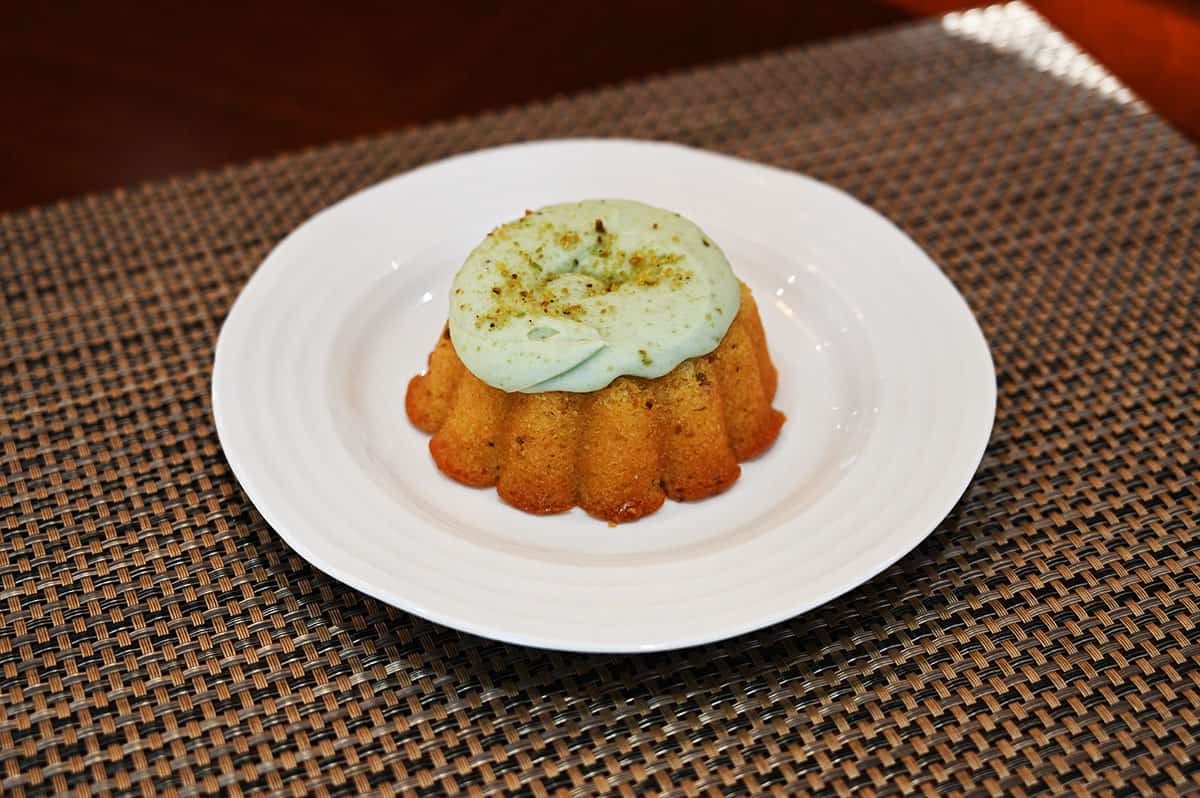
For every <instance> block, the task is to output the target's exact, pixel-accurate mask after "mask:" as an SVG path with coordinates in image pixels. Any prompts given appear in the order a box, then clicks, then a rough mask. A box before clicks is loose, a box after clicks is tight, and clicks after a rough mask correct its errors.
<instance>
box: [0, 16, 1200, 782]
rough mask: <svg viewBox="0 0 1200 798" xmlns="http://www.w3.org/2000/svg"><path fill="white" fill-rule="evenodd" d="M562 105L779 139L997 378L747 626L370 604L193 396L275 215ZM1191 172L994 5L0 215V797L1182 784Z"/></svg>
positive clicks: (484, 140)
mask: <svg viewBox="0 0 1200 798" xmlns="http://www.w3.org/2000/svg"><path fill="white" fill-rule="evenodd" d="M575 135H597V136H610V135H622V136H633V137H641V138H661V139H672V140H676V141H680V142H684V143H687V144H692V145H697V146H702V147H707V148H710V149H715V150H720V151H724V152H728V153H732V154H735V155H740V156H743V157H747V158H752V159H756V160H760V161H764V162H767V163H772V164H776V165H779V166H783V167H786V168H791V169H795V170H798V171H802V172H806V173H808V174H811V175H814V176H815V177H818V178H820V179H822V180H825V181H827V182H829V183H832V184H834V185H836V186H839V187H842V188H844V189H846V190H848V191H850V192H851V193H853V194H855V195H856V196H857V197H859V198H860V199H862V200H863V201H865V202H867V203H869V204H871V205H872V206H874V207H875V208H877V209H878V210H880V211H881V212H883V213H884V214H886V215H887V216H889V217H891V218H892V219H893V220H895V221H896V223H897V224H899V225H900V226H901V227H902V228H903V229H904V230H905V231H907V232H908V233H909V234H910V235H912V236H913V237H914V238H915V239H916V240H917V241H918V242H919V243H920V244H921V245H922V246H923V247H925V248H926V249H927V250H928V251H929V253H930V254H931V255H932V257H933V258H934V260H935V261H937V262H938V263H939V264H940V265H941V266H942V268H943V269H944V270H945V271H946V273H947V274H948V275H949V276H950V278H951V279H952V280H953V281H954V283H955V284H956V285H957V286H958V288H959V289H960V290H961V291H962V292H963V294H964V295H965V296H966V298H967V300H968V301H969V303H970V304H971V307H972V308H973V309H974V311H975V312H976V314H977V315H978V317H979V319H980V322H981V324H982V326H983V329H984V331H985V333H986V335H987V338H988V340H989V342H990V344H991V346H992V350H993V353H994V356H995V361H996V369H997V375H998V380H999V409H998V414H997V419H996V428H995V432H994V434H993V437H992V441H991V445H990V448H989V450H988V453H987V455H986V457H985V459H984V461H983V464H982V465H981V467H980V470H979V473H978V475H977V477H976V479H975V481H974V483H973V484H972V486H971V487H970V489H969V490H968V492H967V493H966V495H965V496H964V497H963V499H962V501H961V502H960V503H959V505H958V507H957V508H956V509H955V510H954V511H953V513H952V514H951V515H950V516H949V517H948V518H947V519H946V520H945V521H944V522H943V523H942V524H941V525H940V526H939V527H938V529H937V531H936V532H935V533H934V534H933V535H931V536H930V537H929V539H928V540H926V541H925V542H924V543H923V544H922V545H921V546H920V547H919V548H918V549H917V550H916V551H914V552H913V553H912V554H910V555H909V556H907V557H905V558H904V559H903V560H902V561H901V562H900V563H898V564H897V565H895V566H894V567H892V568H890V569H888V570H887V571H886V572H885V573H884V574H882V575H881V576H879V577H878V578H876V579H874V580H873V581H871V582H870V583H868V584H867V585H865V586H864V587H861V588H859V589H858V590H855V591H853V592H852V593H850V594H849V595H847V596H844V597H842V598H840V599H837V600H835V601H833V602H831V603H830V604H828V605H827V606H825V607H823V608H821V609H818V610H816V611H813V612H810V613H808V614H807V615H805V616H803V617H801V618H797V619H794V620H792V621H789V622H786V623H782V624H779V625H776V626H774V627H771V628H769V629H767V630H764V631H762V632H758V633H755V634H750V635H746V636H743V637H741V638H738V639H735V640H732V641H728V642H726V643H722V644H715V645H709V646H704V647H701V648H697V649H692V650H686V651H680V652H674V653H670V654H662V655H654V656H637V657H628V656H591V655H588V656H584V655H578V656H577V655H566V654H558V653H552V652H543V651H536V650H530V649H523V648H520V647H514V646H507V645H503V644H500V643H495V642H491V641H487V640H482V639H478V638H474V637H470V636H467V635H463V634H459V633H457V632H455V631H452V630H449V629H445V628H442V627H439V626H436V625H434V624H431V623H428V622H425V621H422V620H420V619H418V618H414V617H412V616H410V615H408V614H405V613H403V612H401V611H398V610H393V609H391V608H389V607H386V606H383V605H381V604H380V603H378V602H376V601H373V600H371V599H369V598H366V597H364V596H362V595H359V594H357V593H355V592H354V591H352V590H350V589H348V588H345V587H343V586H341V585H339V584H338V583H337V582H335V581H333V580H331V579H330V578H328V577H326V576H325V575H324V574H322V573H321V572H319V571H317V570H316V569H314V568H312V567H310V566H309V565H308V564H307V563H305V562H304V561H303V560H302V559H300V558H299V557H298V556H297V555H295V554H294V553H293V552H292V551H291V550H289V549H288V547H287V546H286V545H285V544H284V543H283V542H282V541H281V540H280V539H279V538H278V537H277V536H276V535H275V534H274V533H273V532H272V531H271V529H270V528H269V527H268V526H267V525H266V524H265V523H264V522H263V520H262V518H260V517H259V515H258V514H257V513H256V512H255V511H254V509H253V508H252V507H251V506H250V504H249V502H248V501H247V499H246V497H245V496H244V495H243V493H242V492H241V490H240V489H239V487H238V485H237V483H236V481H235V480H234V478H233V476H232V475H231V473H230V471H229V468H228V466H227V465H226V463H225V460H224V458H223V457H222V454H221V449H220V447H219V445H218V443H217V439H216V435H215V433H214V429H213V421H212V416H211V413H210V406H209V398H208V397H209V374H210V370H211V364H212V354H213V346H214V343H215V340H216V337H217V332H218V329H219V327H220V324H221V321H222V319H223V318H224V316H225V314H226V313H227V312H228V310H229V307H230V305H231V303H232V302H233V300H234V298H235V296H236V295H237V293H238V291H239V289H240V288H241V286H242V285H243V284H244V283H245V281H246V280H247V279H248V278H249V276H250V275H251V273H252V272H253V271H254V269H255V268H256V266H257V265H258V263H259V262H260V261H261V259H262V258H263V257H264V256H265V255H266V254H267V252H268V251H269V249H270V248H271V247H272V246H273V245H274V243H275V242H277V241H278V240H279V239H280V238H281V237H282V236H283V235H285V234H286V233H287V232H288V231H289V230H291V229H292V228H293V227H295V226H296V225H298V224H299V223H301V222H302V221H304V219H305V218H307V217H308V216H309V215H311V214H313V213H314V212H316V211H318V210H320V209H321V208H322V207H324V206H326V205H328V204H329V203H331V202H333V201H335V200H337V199H339V198H342V197H344V196H346V195H347V194H349V193H351V192H353V191H355V190H357V189H360V188H362V187H364V186H367V185H369V184H371V183H373V182H375V181H378V180H381V179H383V178H385V177H388V176H390V175H394V174H396V173H398V172H400V171H403V170H406V169H409V168H411V167H414V166H417V165H419V164H422V163H426V162H428V161H431V160H433V159H436V158H439V157H442V156H446V155H450V154H452V153H457V152H462V151H466V150H470V149H475V148H479V147H485V146H488V145H494V144H500V143H505V142H511V141H516V140H521V139H529V138H542V137H554V136H575ZM1198 185H1200V158H1198V157H1197V152H1196V150H1195V149H1194V148H1193V147H1192V146H1191V145H1189V144H1188V143H1187V142H1186V141H1184V140H1183V139H1182V138H1181V137H1180V136H1179V135H1177V134H1176V133H1174V132H1173V131H1171V130H1170V129H1169V128H1168V127H1167V126H1166V125H1165V124H1163V123H1162V122H1161V121H1159V120H1158V119H1156V118H1155V117H1154V116H1152V115H1151V114H1149V113H1148V112H1147V111H1146V110H1145V108H1144V107H1143V106H1142V105H1141V104H1140V103H1138V102H1137V101H1136V100H1134V99H1133V98H1131V97H1130V96H1129V95H1128V93H1127V92H1126V91H1125V90H1124V89H1123V88H1122V87H1120V86H1119V85H1117V84H1116V83H1115V81H1113V79H1112V78H1110V77H1108V76H1107V75H1106V74H1105V73H1104V72H1103V71H1102V70H1099V69H1098V68H1097V67H1096V66H1095V65H1094V64H1093V63H1092V62H1091V61H1090V60H1089V59H1087V58H1086V57H1084V56H1083V55H1081V54H1080V53H1079V52H1078V51H1077V50H1076V49H1075V48H1074V47H1073V46H1072V45H1070V44H1069V43H1067V42H1066V41H1065V40H1063V39H1062V37H1061V36H1059V35H1058V34H1057V33H1055V32H1053V31H1052V30H1050V29H1049V28H1047V27H1046V26H1045V25H1044V24H1043V23H1042V22H1041V21H1040V20H1038V19H1037V18H1036V17H1034V16H1033V15H1032V14H1031V13H1030V12H1029V11H1028V10H1026V9H1024V8H1023V7H1021V6H1009V7H1004V8H998V9H992V10H989V11H987V12H985V13H972V14H969V15H965V16H956V17H951V18H948V19H947V20H946V21H932V22H927V23H922V24H918V25H913V26H907V27H904V28H899V29H895V30H890V31H886V32H883V33H880V34H875V35H871V36H867V37H859V38H855V39H850V40H845V41H840V42H835V43H831V44H827V45H823V46H820V47H813V48H806V49H801V50H795V51H789V52H784V53H780V54H774V55H770V56H767V57H762V58H757V59H754V60H747V61H743V62H738V63H734V64H731V65H725V66H721V67H718V68H712V69H705V70H701V71H696V72H690V73H686V74H681V75H676V76H671V77H667V78H664V79H658V80H654V81H650V82H647V83H643V84H639V85H634V86H627V87H621V88H613V89H607V90H603V91H599V92H595V93H591V94H588V95H586V96H582V97H578V98H569V99H563V100H559V101H554V102H550V103H547V104H541V105H536V106H532V107H527V108H522V109H516V110H512V111H507V112H503V113H495V114H490V115H486V116H483V117H479V118H475V119H470V120H463V121H458V122H453V123H447V124H441V125H437V126H434V127H427V128H422V129H417V130H411V131H406V132H401V133H397V134H395V135H390V136H387V137H383V138H376V139H371V140H366V141H359V142H353V143H349V144H345V145H341V146H336V147H332V148H327V149H322V150H318V151H312V152H305V153H300V154H297V155H293V156H289V157H286V158H282V159H278V160H272V161H267V162H261V163H254V164H251V165H247V166H240V167H236V168H230V169H227V170H225V171H221V172H216V173H208V174H203V175H200V176H196V177H191V178H187V179H182V180H177V181H172V182H168V183H160V184H155V185H151V186H147V187H142V188H137V189H131V190H127V191H120V192H117V193H115V194H112V195H108V196H102V197H88V198H84V199H80V200H76V201H72V202H67V203H63V204H60V205H57V206H54V207H49V208H41V209H36V210H32V211H28V212H24V213H20V214H15V215H9V216H6V217H3V218H0V279H2V283H3V306H2V308H0V329H2V332H3V334H2V335H0V401H2V403H3V404H2V413H0V598H2V601H0V793H4V794H9V795H33V794H65V793H71V792H73V793H77V794H119V793H127V794H142V795H155V794H158V795H196V794H210V793H227V794H234V795H238V794H249V793H257V792H264V791H277V792H281V793H284V794H296V795H305V794H312V795H335V794H336V795H351V794H358V793H362V792H365V791H371V790H378V791H380V792H383V793H409V792H423V793H427V794H465V795H480V794H484V793H492V792H512V793H519V794H529V795H537V796H540V795H557V794H564V795H568V794H569V795H587V794H593V793H602V792H607V791H612V792H619V793H623V794H629V795H633V794H647V795H650V794H658V795H669V796H696V795H727V794H728V795H735V794H736V795H740V794H764V793H777V794H787V795H828V796H848V795H853V794H858V795H868V796H869V795H901V794H903V795H908V794H917V795H1034V794H1039V795H1063V794H1078V795H1085V794H1088V795H1108V794H1120V795H1127V794H1141V795H1166V796H1171V795H1185V794H1200V667H1198V666H1200V541H1197V532H1196V528H1197V521H1198V517H1200V466H1198V463H1197V456H1196V448H1197V441H1198V440H1200V376H1198V375H1200V197H1198V195H1197V186H1198ZM398 419H399V421H398V423H401V422H403V418H402V414H401V416H398Z"/></svg>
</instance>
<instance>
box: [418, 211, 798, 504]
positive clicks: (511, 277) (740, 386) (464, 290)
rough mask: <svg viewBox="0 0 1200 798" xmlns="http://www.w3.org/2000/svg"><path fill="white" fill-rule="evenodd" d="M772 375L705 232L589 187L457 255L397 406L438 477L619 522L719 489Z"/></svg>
mask: <svg viewBox="0 0 1200 798" xmlns="http://www.w3.org/2000/svg"><path fill="white" fill-rule="evenodd" d="M776 382H777V378H776V372H775V367H774V366H773V365H772V363H771V358H770V355H769V354H768V352H767V344H766V338H765V336H764V334H763V327H762V322H761V321H760V319H759V316H758V310H757V308H756V306H755V304H754V299H753V298H752V297H751V295H750V290H749V289H748V288H747V287H746V286H745V285H743V284H741V283H740V282H739V281H738V279H737V278H736V277H735V276H734V274H733V270H732V269H731V268H730V265H729V262H728V261H727V260H726V258H725V255H724V253H723V252H722V251H721V249H720V247H718V246H717V244H716V242H715V241H713V240H712V239H711V238H709V237H708V236H707V235H706V234H705V233H704V232H703V231H702V230H701V229H700V228H699V227H697V226H696V225H695V224H693V223H692V222H690V221H688V220H687V219H685V218H683V217H682V216H680V215H679V214H677V213H672V212H671V211H666V210H662V209H660V208H655V207H651V206H649V205H644V204H642V203H639V202H633V201H630V200H616V199H607V200H606V199H597V200H584V201H582V202H572V203H565V204H561V205H551V206H548V207H545V208H542V209H541V210H537V211H526V212H525V215H524V216H523V217H522V218H520V219H517V220H515V221H511V222H508V223H506V224H503V225H501V226H500V227H497V228H496V229H494V230H493V231H492V232H491V233H489V234H488V235H487V237H486V238H485V239H484V241H483V242H482V243H481V244H479V246H477V247H476V248H475V249H474V250H473V251H472V252H471V254H470V255H469V256H468V257H467V259H466V262H465V263H464V264H463V267H462V269H461V270H460V271H459V272H458V274H457V276H456V277H455V279H454V283H453V286H452V288H451V293H450V313H449V321H448V323H447V325H446V327H445V328H444V329H443V331H442V334H441V337H440V338H439V340H438V342H437V345H436V346H435V347H434V349H433V351H432V353H431V354H430V355H429V367H428V369H427V371H426V372H425V373H424V374H421V375H418V376H416V377H414V378H413V379H412V381H411V382H410V383H409V386H408V394H407V397H406V409H407V411H408V417H409V419H410V420H411V421H412V423H413V424H414V425H415V426H417V427H418V428H419V429H421V430H423V431H425V432H429V433H432V435H433V437H432V438H431V439H430V442H429V450H430V452H431V453H432V455H433V459H434V462H436V463H437V466H438V468H439V469H441V471H442V472H443V473H445V474H446V475H447V476H450V477H452V478H453V479H456V480H458V481H459V482H462V483H465V484H467V485H475V486H492V485H494V486H496V489H497V491H498V492H499V494H500V497H501V498H502V499H504V500H505V501H506V502H508V503H509V504H511V505H513V506H515V507H518V508H520V509H522V510H525V511H527V512H531V513H556V512H561V511H564V510H568V509H570V508H571V507H574V506H576V505H578V506H580V507H582V508H583V509H584V510H586V511H587V512H588V513H590V514H592V515H593V516H596V517H598V518H602V519H605V520H607V521H609V522H621V521H632V520H635V519H637V518H641V517H642V516H645V515H648V514H650V513H653V512H654V511H655V510H657V509H658V508H659V507H660V506H662V503H663V501H664V499H666V498H668V497H669V498H671V499H675V500H681V501H682V500H694V499H703V498H705V497H708V496H712V495H714V494H717V493H720V492H722V491H724V490H725V489H726V488H728V487H729V486H730V485H732V484H733V482H734V481H735V480H736V479H737V478H738V475H739V474H740V470H741V469H740V467H739V466H738V463H739V462H741V461H744V460H747V459H749V458H751V457H754V456H756V455H758V454H761V453H762V452H764V451H765V450H766V449H767V448H769V447H770V446H771V444H772V443H774V441H775V438H776V437H777V436H778V434H779V430H780V427H781V426H782V425H783V422H784V416H783V414H782V413H780V412H779V411H778V410H776V409H774V408H773V407H772V406H771V402H772V400H773V399H774V396H775V387H776Z"/></svg>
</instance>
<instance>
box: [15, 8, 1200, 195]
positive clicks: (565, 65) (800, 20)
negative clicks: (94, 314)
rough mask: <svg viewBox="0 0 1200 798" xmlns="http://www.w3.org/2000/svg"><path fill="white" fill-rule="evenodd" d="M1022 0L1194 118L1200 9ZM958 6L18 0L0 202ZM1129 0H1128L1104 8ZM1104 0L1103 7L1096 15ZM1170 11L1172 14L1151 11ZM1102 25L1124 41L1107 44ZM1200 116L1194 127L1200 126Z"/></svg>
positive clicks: (1179, 113) (157, 173)
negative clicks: (1185, 77)
mask: <svg viewBox="0 0 1200 798" xmlns="http://www.w3.org/2000/svg"><path fill="white" fill-rule="evenodd" d="M1035 4H1036V5H1038V6H1039V8H1041V7H1042V6H1044V7H1045V8H1044V9H1043V10H1044V12H1045V13H1047V14H1048V15H1049V16H1050V17H1051V19H1052V20H1053V21H1054V22H1055V23H1056V24H1058V25H1059V26H1060V27H1064V28H1065V29H1067V30H1068V33H1071V32H1072V29H1073V28H1074V29H1078V30H1079V31H1081V32H1082V35H1080V36H1079V38H1080V39H1081V40H1085V39H1087V40H1088V41H1090V42H1091V43H1092V45H1097V43H1099V44H1098V45H1097V46H1098V47H1099V49H1100V50H1104V48H1105V47H1106V46H1108V47H1109V48H1110V49H1111V50H1112V52H1114V53H1115V54H1114V55H1113V56H1112V59H1111V60H1112V62H1113V63H1115V64H1118V65H1120V66H1121V67H1122V68H1123V70H1124V72H1125V73H1128V74H1129V75H1134V76H1135V77H1136V78H1137V79H1139V80H1141V81H1142V84H1141V85H1144V86H1151V89H1152V91H1154V90H1157V91H1158V92H1159V95H1161V96H1156V97H1155V98H1152V99H1155V100H1158V101H1159V103H1160V106H1161V107H1163V108H1166V109H1167V110H1168V111H1170V113H1168V117H1169V118H1174V119H1175V120H1176V121H1177V123H1178V122H1179V120H1181V119H1182V120H1184V121H1183V122H1182V123H1181V124H1182V126H1183V127H1184V128H1185V130H1186V129H1188V121H1187V120H1188V116H1187V115H1188V113H1189V112H1190V110H1191V106H1194V105H1195V104H1196V102H1197V101H1196V99H1195V96H1194V95H1195V94H1196V93H1195V92H1192V91H1191V90H1190V89H1189V90H1180V89H1179V88H1178V86H1177V85H1173V84H1172V80H1176V79H1177V78H1173V77H1172V76H1173V75H1176V73H1177V72H1179V71H1181V70H1182V71H1184V72H1185V73H1186V70H1188V69H1191V68H1192V67H1194V66H1196V65H1197V64H1196V57H1197V56H1196V55H1195V54H1193V55H1191V56H1190V59H1191V60H1189V56H1188V55H1187V53H1188V51H1189V49H1194V50H1195V52H1196V53H1200V35H1197V36H1196V38H1189V37H1190V36H1191V35H1192V29H1191V28H1190V27H1188V26H1189V24H1198V23H1197V22H1196V20H1197V19H1200V13H1197V14H1196V15H1195V16H1193V12H1194V11H1195V8H1194V6H1192V5H1189V4H1186V3H1183V4H1179V3H1168V2H1163V3H1155V2H1151V0H1100V2H1099V3H1096V4H1091V5H1089V8H1090V9H1092V12H1091V13H1089V14H1087V15H1084V14H1081V13H1078V8H1077V7H1078V6H1079V5H1080V4H1079V3H1077V2H1044V3H1035ZM966 5H970V4H969V3H962V2H944V0H896V1H895V2H881V1H879V0H850V1H847V2H839V3H793V2H790V0H748V1H747V2H740V3H736V4H735V3H728V2H717V1H716V0H647V2H635V0H607V2H604V3H572V4H556V3H552V4H542V3H539V2H533V0H507V1H506V2H501V3H493V4H483V3H478V4H475V3H471V4H468V3H458V4H448V3H447V4H434V3H424V4H400V3H384V2H360V3H353V4H350V5H347V6H346V7H344V8H343V7H338V6H335V4H331V3H322V2H317V0H288V1H287V2H284V0H261V1H260V2H256V3H250V4H240V3H233V2H228V0H219V1H218V2H214V3H206V4H144V3H133V2H130V1H129V0H113V1H112V2H107V3H104V4H100V3H95V2H92V3H87V2H77V3H72V2H63V3H45V4H37V3H25V4H22V5H21V7H20V8H19V9H17V10H15V11H9V12H7V13H6V20H5V23H4V24H3V25H0V94H2V95H3V96H4V97H5V99H6V104H7V108H6V114H5V120H6V124H4V125H0V172H2V173H3V174H4V179H3V180H2V181H0V210H4V209H15V208H20V207H24V206H27V205H34V204H42V203H48V202H52V201H55V200H57V199H60V198H64V197H69V196H73V195H77V194H80V193H84V192H90V191H98V190H105V189H109V188H112V187H115V186H119V185H127V184H134V183H138V182H141V181H144V180H150V179H156V178H162V177H166V176H168V175H173V174H180V173H186V172H190V171H194V170H196V169H202V168H211V167H217V166H221V165H224V164H227V163H230V162H237V161H244V160H246V159H249V158H254V157H260V156H268V155H272V154H275V153H279V152H283V151H287V150H294V149H298V148H302V147H308V146H315V145H320V144H323V143H327V142H331V141H335V140H339V139H345V138H350V137H355V136H363V135H370V134H373V133H378V132H382V131H385V130H390V129H394V128H397V127H402V126H405V125H411V124H416V123H421V122H427V121H431V120H435V119H442V118H447V117H453V116H456V115H460V114H469V113H476V112H479V111H482V110H485V109H488V108H497V107H502V106H506V105H510V104H513V103H521V102H527V101H530V100H535V99H538V98H544V97H549V96H553V95H556V94H562V93H569V92H574V91H579V90H582V89H586V88H590V87H594V86H598V85H603V84H608V83H615V82H619V81H623V80H628V79H634V78H638V77H641V76H644V75H648V74H653V73H658V72H663V71H668V70H676V69H682V68H687V67H690V66H694V65H698V64H704V63H710V62H713V61H718V60H723V59H729V58H735V57H738V56H744V55H750V54H753V53H757V52H762V51H764V50H769V49H775V48H780V47H787V46H792V45H797V44H803V43H806V42H813V41H818V40H821V39H826V38H829V37H831V36H838V35H847V34H852V33H857V32H861V31H865V30H870V29H873V28H878V27H881V26H885V25H890V24H895V23H900V22H903V21H905V20H909V19H912V18H914V17H917V16H920V15H922V14H925V13H938V12H941V11H944V10H947V9H951V8H957V7H963V6H966ZM1072 6H1074V7H1075V10H1073V9H1072ZM1123 6H1130V7H1131V8H1132V9H1133V11H1130V8H1124V10H1121V9H1118V11H1119V13H1118V12H1117V11H1112V9H1113V8H1117V7H1123ZM1101 7H1110V12H1111V13H1109V14H1108V16H1105V15H1104V14H1101V13H1097V12H1096V11H1095V9H1097V8H1101ZM1163 9H1168V10H1169V14H1168V16H1169V18H1170V20H1171V21H1172V24H1174V25H1175V27H1169V26H1166V23H1164V22H1163V18H1164V17H1163V16H1162V15H1163V13H1166V12H1164V11H1163ZM1134 12H1136V14H1135V13H1134ZM1122 14H1123V15H1124V16H1123V17H1122V16H1121V15H1122ZM1156 14H1157V15H1158V16H1155V15H1156ZM1135 17H1136V19H1137V21H1138V25H1139V26H1140V27H1136V28H1135V29H1134V33H1135V34H1137V35H1131V34H1130V33H1129V30H1128V29H1127V28H1126V29H1124V30H1123V29H1122V28H1121V26H1120V20H1121V19H1134V18H1135ZM1181 20H1182V21H1181ZM1164 26H1166V27H1164ZM1196 30H1198V31H1200V27H1197V28H1196ZM1073 35H1074V34H1073ZM1139 36H1140V38H1139ZM1089 37H1090V38H1089ZM1172 37H1174V38H1172ZM1115 38H1121V39H1122V40H1123V41H1124V42H1125V45H1124V46H1123V47H1121V48H1117V47H1113V46H1111V42H1112V40H1114V39H1115ZM1088 41H1085V42H1084V43H1085V44H1087V43H1088ZM1164 41H1167V44H1164V43H1163V42H1164ZM1105 42H1109V43H1110V44H1108V45H1106V44H1105ZM1131 42H1132V44H1130V43H1131ZM1171 42H1174V44H1171ZM1192 45H1197V46H1196V47H1195V48H1192ZM1139 53H1140V55H1139ZM1148 53H1151V54H1153V56H1151V55H1147V54H1148ZM1180 53H1183V55H1180ZM1171 59H1174V61H1175V62H1177V63H1172V64H1169V65H1168V66H1169V67H1170V69H1163V68H1161V67H1159V68H1157V69H1156V65H1158V64H1159V63H1160V62H1164V61H1170V60H1171ZM1101 60H1102V61H1104V60H1105V59H1104V58H1101ZM1106 63H1107V61H1106ZM1171 69H1174V70H1175V72H1172V71H1171ZM1118 74H1122V73H1121V72H1118ZM1191 74H1192V75H1193V76H1194V75H1195V74H1200V73H1197V72H1192V73H1191ZM1127 79H1128V78H1127ZM1139 88H1140V86H1139V85H1138V84H1135V89H1139ZM1163 98H1165V99H1163ZM1196 110H1197V113H1196V114H1195V115H1196V117H1197V118H1200V109H1196ZM621 112H622V109H620V108H613V109H612V113H614V114H620V113H621ZM1172 114H1174V116H1172ZM1194 130H1196V131H1200V124H1197V125H1196V127H1195V128H1194Z"/></svg>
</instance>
